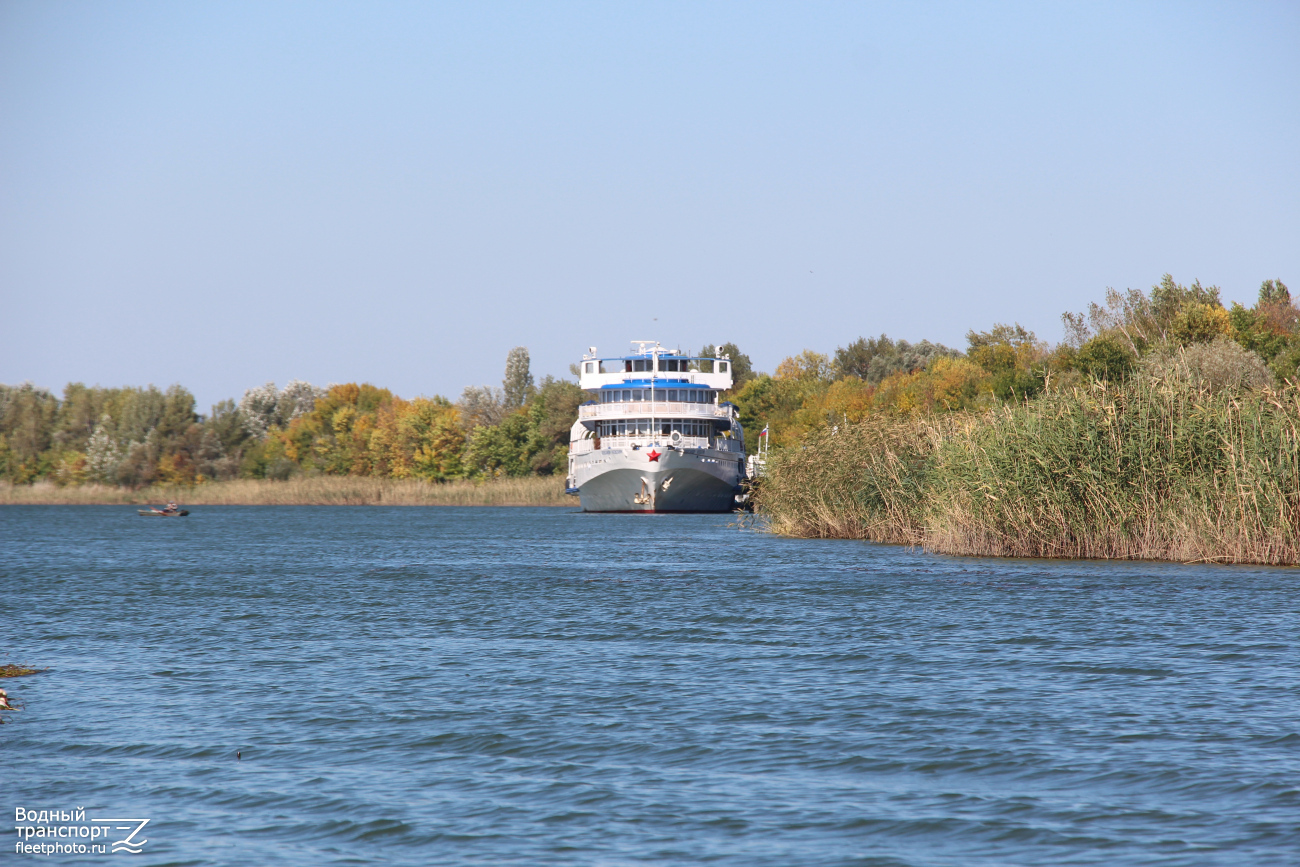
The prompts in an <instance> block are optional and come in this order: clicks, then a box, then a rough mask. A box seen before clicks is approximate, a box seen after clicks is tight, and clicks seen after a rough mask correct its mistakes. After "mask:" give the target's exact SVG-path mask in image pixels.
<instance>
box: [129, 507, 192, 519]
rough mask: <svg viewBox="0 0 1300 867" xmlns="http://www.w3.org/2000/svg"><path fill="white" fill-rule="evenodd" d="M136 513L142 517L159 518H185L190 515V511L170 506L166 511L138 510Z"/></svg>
mask: <svg viewBox="0 0 1300 867" xmlns="http://www.w3.org/2000/svg"><path fill="white" fill-rule="evenodd" d="M136 511H137V513H138V514H139V515H141V516H142V517H158V518H184V517H185V516H186V515H188V514H189V513H190V511H189V509H182V508H180V507H178V506H168V507H167V508H165V509H137V510H136Z"/></svg>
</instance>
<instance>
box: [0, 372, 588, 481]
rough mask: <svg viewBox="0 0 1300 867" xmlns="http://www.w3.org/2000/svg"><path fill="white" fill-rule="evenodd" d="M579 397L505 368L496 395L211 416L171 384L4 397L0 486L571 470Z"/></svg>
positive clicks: (22, 391) (266, 406) (224, 411)
mask: <svg viewBox="0 0 1300 867" xmlns="http://www.w3.org/2000/svg"><path fill="white" fill-rule="evenodd" d="M582 400H583V392H582V390H581V389H580V388H578V386H577V383H576V382H572V381H569V380H563V379H557V378H555V377H551V376H547V377H545V378H543V380H542V381H541V382H540V383H537V382H535V381H534V379H533V376H532V374H531V372H530V366H529V355H528V350H527V349H525V348H523V347H517V348H515V349H513V350H511V351H510V353H509V355H508V357H507V360H506V373H505V378H504V380H503V381H502V384H501V386H500V387H499V388H498V387H491V386H476V387H469V388H466V389H465V390H464V392H463V393H462V394H461V397H460V399H459V400H457V401H454V402H453V401H451V400H448V399H447V398H444V397H441V396H434V397H432V398H425V397H418V398H415V399H413V400H405V399H403V398H401V397H399V396H397V395H395V394H393V393H392V392H391V391H390V390H388V389H386V388H380V387H378V386H374V385H371V384H369V383H362V384H358V383H344V384H342V385H331V386H329V387H328V388H318V387H316V386H313V385H311V384H310V383H306V382H302V381H299V380H294V381H291V382H289V383H288V384H287V385H285V386H284V387H283V388H277V387H276V385H275V383H267V384H265V385H262V386H258V387H256V388H251V389H249V390H247V391H245V392H244V395H243V397H242V399H240V400H239V401H238V403H236V402H235V401H234V400H233V399H232V400H224V401H222V402H220V403H218V404H217V405H216V406H214V407H212V411H211V412H210V413H208V414H206V415H204V414H200V413H198V412H197V411H196V408H195V401H194V396H193V394H191V393H190V392H189V391H188V390H187V389H185V388H183V387H182V386H180V385H173V386H171V387H170V388H168V389H166V390H165V391H163V390H159V389H158V388H156V387H155V386H152V385H150V386H148V387H144V388H134V387H128V388H100V387H88V386H86V385H83V384H82V383H72V384H70V385H68V386H67V387H66V388H65V389H64V390H63V396H62V398H59V397H56V396H55V395H54V394H52V393H51V392H49V391H48V390H46V389H42V388H38V387H36V386H33V385H32V384H30V383H26V384H23V385H17V386H7V385H0V479H2V480H5V481H8V482H10V483H14V484H28V483H33V482H36V481H41V480H48V481H52V482H55V483H57V484H60V485H75V484H86V483H99V484H109V485H122V486H127V487H141V486H145V485H149V484H152V483H155V482H160V483H168V484H199V483H202V482H205V481H224V480H228V479H235V478H255V479H287V478H289V477H291V476H295V475H317V474H334V475H367V476H384V477H390V478H415V479H426V480H429V481H445V480H451V479H474V478H491V477H498V476H522V475H550V474H552V473H556V472H563V471H564V468H565V467H566V463H567V455H568V442H569V428H570V426H571V425H572V424H573V422H574V419H575V418H576V417H577V413H578V410H577V407H578V405H579V404H580V403H581V402H582Z"/></svg>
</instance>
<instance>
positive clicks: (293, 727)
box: [0, 506, 1300, 867]
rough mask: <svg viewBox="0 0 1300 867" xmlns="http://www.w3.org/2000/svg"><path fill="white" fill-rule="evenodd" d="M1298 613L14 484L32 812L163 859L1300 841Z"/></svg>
mask: <svg viewBox="0 0 1300 867" xmlns="http://www.w3.org/2000/svg"><path fill="white" fill-rule="evenodd" d="M1298 636H1300V572H1297V571H1296V570H1283V569H1266V568H1252V567H1219V566H1181V565H1175V564H1150V563H1103V562H1082V561H1023V560H1021V561H1003V560H984V559H969V558H954V557H939V556H931V555H926V554H923V553H919V552H915V551H909V550H906V549H903V548H897V547H889V546H875V545H870V544H865V543H860V542H845V541H821V540H796V539H783V538H778V537H773V536H769V535H765V534H763V533H759V532H755V531H753V530H745V529H740V528H738V527H736V526H734V525H733V518H732V517H731V516H725V515H661V516H654V515H649V516H647V515H584V514H580V513H577V512H574V511H570V510H565V509H489V508H483V509H471V508H464V509H455V508H427V509H426V508H391V509H390V508H375V507H369V508H365V507H363V508H340V507H296V508H268V507H261V508H256V507H249V508H240V507H196V508H195V510H194V513H193V514H192V515H191V516H190V517H188V518H184V519H160V518H148V519H145V518H139V517H137V516H136V515H135V512H134V509H131V508H125V507H102V506H101V507H58V506H55V507H18V506H7V507H0V663H5V662H22V663H29V664H34V665H41V666H50V668H51V670H50V671H49V672H47V673H44V674H41V675H38V676H34V677H27V678H19V679H11V680H7V681H3V684H4V686H6V688H7V689H8V691H9V693H10V696H11V698H13V699H17V700H18V701H19V702H21V703H22V704H23V705H24V707H23V709H22V710H21V711H19V712H17V713H11V714H5V717H6V723H5V724H4V725H3V726H0V809H3V810H4V811H5V817H6V818H8V817H10V816H14V815H15V810H16V809H19V808H21V809H31V810H45V809H66V810H72V809H74V808H76V807H84V808H85V809H86V814H87V816H88V817H90V818H95V817H97V814H98V816H99V817H105V816H108V817H113V818H122V817H126V818H131V817H136V818H148V819H149V820H150V821H149V824H148V825H147V826H146V828H145V831H144V833H141V834H140V835H139V836H138V837H136V838H135V839H136V840H137V841H138V840H139V839H147V841H148V842H147V843H145V844H144V845H143V846H142V847H141V849H142V852H141V854H140V855H138V856H131V857H133V858H134V863H140V864H262V865H280V864H284V865H304V867H305V865H320V864H349V865H355V864H401V865H444V864H445V865H474V864H485V865H486V864H491V865H548V864H557V865H558V864H563V865H626V864H665V865H667V864H672V865H697V864H719V865H737V867H739V865H745V867H750V865H800V867H807V865H963V867H965V865H999V867H1001V865H1013V864H1016V865H1019V864H1041V865H1065V864H1106V865H1128V864H1160V865H1181V864H1187V865H1205V864H1242V865H1268V864H1287V865H1295V864H1297V863H1300V688H1298V685H1297V675H1298V674H1300V638H1298ZM237 752H238V753H239V756H238V757H237V756H236V753H237ZM5 826H6V827H11V823H8V822H6V823H5ZM122 833H123V834H125V832H122ZM5 836H6V838H7V840H8V842H6V843H5V844H4V845H3V846H0V856H2V857H3V858H4V860H5V862H6V863H10V861H12V863H15V864H20V863H24V860H25V859H30V860H32V861H33V862H42V861H43V862H44V863H65V862H67V863H99V862H102V861H103V859H104V858H105V857H108V858H117V857H119V856H114V855H94V856H92V855H86V856H81V857H78V856H75V855H74V856H64V855H55V856H39V855H17V854H15V851H16V850H15V845H14V844H15V841H16V840H18V837H17V836H16V832H14V831H12V830H11V831H6V832H5ZM32 842H39V841H37V840H33V841H32ZM6 853H7V854H6Z"/></svg>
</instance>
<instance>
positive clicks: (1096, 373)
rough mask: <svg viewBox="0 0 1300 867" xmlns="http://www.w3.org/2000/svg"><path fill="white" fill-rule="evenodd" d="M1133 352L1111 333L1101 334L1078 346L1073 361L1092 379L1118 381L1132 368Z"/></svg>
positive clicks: (1124, 377) (1125, 376)
mask: <svg viewBox="0 0 1300 867" xmlns="http://www.w3.org/2000/svg"><path fill="white" fill-rule="evenodd" d="M1134 361H1135V359H1134V357H1133V353H1132V352H1131V351H1130V350H1129V348H1128V346H1127V345H1126V344H1125V343H1124V341H1123V340H1121V339H1119V338H1118V337H1116V336H1114V335H1112V334H1101V335H1098V336H1096V337H1093V338H1092V339H1090V340H1089V341H1088V342H1087V343H1085V344H1083V346H1081V347H1080V348H1079V351H1078V353H1077V354H1076V356H1075V359H1074V363H1075V365H1076V366H1077V367H1078V369H1079V370H1080V371H1082V372H1083V373H1084V375H1086V376H1090V377H1092V378H1093V379H1104V380H1108V381H1110V382H1120V381H1122V380H1124V379H1127V378H1128V375H1129V373H1130V372H1131V371H1132V370H1133V364H1134Z"/></svg>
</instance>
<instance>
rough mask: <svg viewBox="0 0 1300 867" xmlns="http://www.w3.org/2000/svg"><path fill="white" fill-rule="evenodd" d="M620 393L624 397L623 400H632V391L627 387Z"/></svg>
mask: <svg viewBox="0 0 1300 867" xmlns="http://www.w3.org/2000/svg"><path fill="white" fill-rule="evenodd" d="M619 394H620V395H622V398H621V399H622V400H631V399H632V392H630V391H628V390H627V389H626V388H625V389H623V390H622V391H620V392H619Z"/></svg>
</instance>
